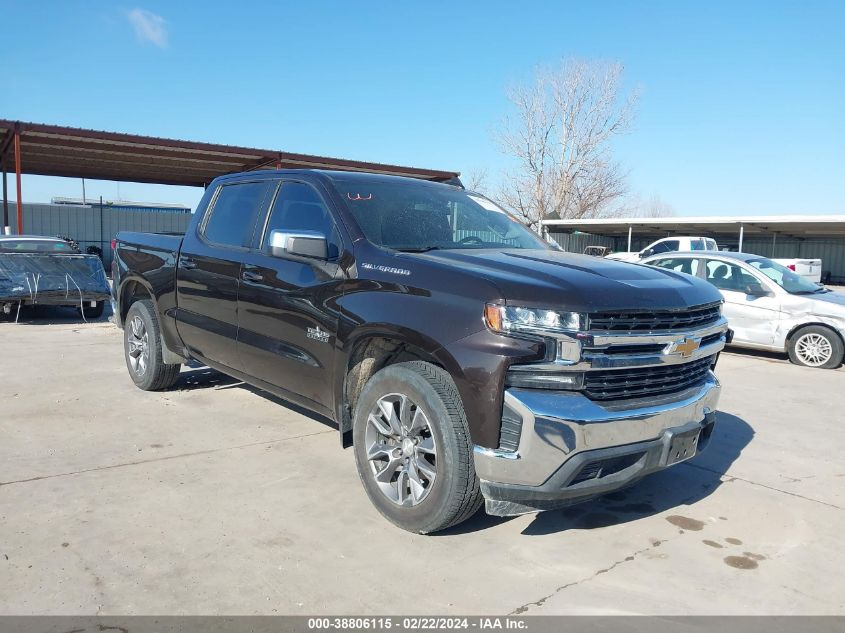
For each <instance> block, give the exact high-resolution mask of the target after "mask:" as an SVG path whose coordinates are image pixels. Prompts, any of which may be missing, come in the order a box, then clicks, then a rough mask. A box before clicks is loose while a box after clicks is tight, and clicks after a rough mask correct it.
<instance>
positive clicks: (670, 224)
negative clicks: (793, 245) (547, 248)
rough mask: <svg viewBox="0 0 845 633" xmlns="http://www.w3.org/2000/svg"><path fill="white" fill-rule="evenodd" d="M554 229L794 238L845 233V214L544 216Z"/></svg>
mask: <svg viewBox="0 0 845 633" xmlns="http://www.w3.org/2000/svg"><path fill="white" fill-rule="evenodd" d="M542 224H543V226H544V227H545V228H546V229H547V230H549V231H551V232H553V233H559V232H563V233H572V232H575V231H580V232H582V233H591V234H593V235H605V236H607V237H626V238H627V237H628V235H629V231H631V232H633V233H634V234H636V235H638V236H640V237H642V236H643V235H644V234H647V235H649V236H651V235H654V236H655V237H664V236H666V235H668V234H674V235H691V236H702V237H714V236H719V235H731V236H735V235H738V234H739V233H740V231H743V232H744V233H745V235H754V234H757V235H778V236H783V237H793V238H799V239H803V238H825V237H827V238H842V237H845V215H775V216H764V215H759V216H726V217H686V218H685V217H672V218H606V219H605V218H602V219H591V220H544V221H543V223H542Z"/></svg>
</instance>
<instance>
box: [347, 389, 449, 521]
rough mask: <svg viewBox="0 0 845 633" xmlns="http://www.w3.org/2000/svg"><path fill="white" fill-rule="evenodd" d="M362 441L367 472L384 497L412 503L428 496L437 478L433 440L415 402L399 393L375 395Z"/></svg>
mask: <svg viewBox="0 0 845 633" xmlns="http://www.w3.org/2000/svg"><path fill="white" fill-rule="evenodd" d="M364 440H365V444H366V450H367V460H368V461H369V465H370V471H371V472H372V475H373V477H374V479H375V482H376V484H377V485H378V488H379V490H381V492H382V494H384V496H385V497H387V498H388V499H390V500H391V501H392V502H393V503H395V504H397V505H400V506H415V505H417V504H419V503H421V502H422V501H423V500H424V499H425V498H426V497H427V496H428V494H429V493H430V492H431V489H432V487H433V485H434V481H435V478H436V477H437V443H436V441H435V439H434V435H433V433H432V429H431V423H430V422H429V419H428V416H427V415H426V413H425V411H423V409H422V408H421V407H420V406H419V405H418V404H417V403H415V402H414V401H412V400H411V399H410V398H409V397H408V396H406V395H405V394H401V393H392V394H388V395H386V396H383V397H381V398H379V400H378V401H377V402H376V403H375V405H374V406H373V408H372V410H371V411H370V414H369V416H368V417H367V429H366V432H365V435H364Z"/></svg>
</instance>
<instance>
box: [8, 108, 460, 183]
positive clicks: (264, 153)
mask: <svg viewBox="0 0 845 633" xmlns="http://www.w3.org/2000/svg"><path fill="white" fill-rule="evenodd" d="M16 126H17V127H18V128H19V129H20V134H21V171H22V172H23V173H26V174H38V175H43V176H66V177H70V178H92V179H98V180H124V181H133V182H148V183H158V184H167V185H193V186H204V185H207V184H208V183H209V182H211V181H212V180H213V179H214V178H216V177H217V176H221V175H223V174H229V173H233V172H241V171H250V170H253V169H265V168H281V169H331V170H338V169H342V170H347V171H366V172H375V173H382V174H393V175H397V176H410V177H412V178H421V179H425V180H436V181H448V180H452V179H455V178H457V177H458V176H459V175H460V174H459V173H458V172H453V171H442V170H435V169H423V168H419V167H403V166H400V165H387V164H383V163H373V162H366V161H357V160H349V159H345V158H331V157H327V156H312V155H308V154H295V153H291V152H283V151H279V150H271V149H257V148H251V147H236V146H233V145H219V144H213V143H198V142H195V141H185V140H177V139H169V138H158V137H152V136H139V135H135V134H122V133H117V132H106V131H101V130H91V129H83V128H74V127H64V126H58V125H48V124H44V123H29V122H22V121H10V120H5V119H0V148H6V152H5V154H3V156H2V157H0V158H2V160H3V161H4V164H5V165H6V167H7V168H8V169H10V170H11V169H13V152H12V150H11V147H10V145H11V144H10V143H9V142H8V141H9V140H10V139H11V137H12V136H13V134H14V129H15V127H16Z"/></svg>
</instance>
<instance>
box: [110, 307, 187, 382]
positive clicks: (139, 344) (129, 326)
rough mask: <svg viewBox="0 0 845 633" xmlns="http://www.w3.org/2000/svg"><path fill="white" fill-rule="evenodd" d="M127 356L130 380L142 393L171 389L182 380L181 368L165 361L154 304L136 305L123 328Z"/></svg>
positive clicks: (124, 351) (127, 315)
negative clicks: (180, 376) (162, 357)
mask: <svg viewBox="0 0 845 633" xmlns="http://www.w3.org/2000/svg"><path fill="white" fill-rule="evenodd" d="M123 355H124V357H125V359H126V368H127V369H128V370H129V376H130V377H131V378H132V381H133V382H134V383H135V385H137V387H138V388H139V389H143V390H144V391H159V390H162V389H169V388H170V387H172V386H173V385H174V383H175V382H176V380H178V378H179V370H180V369H181V368H182V366H181V365H179V364H176V365H168V364H166V363H165V362H164V361H163V360H162V359H161V329H160V328H159V325H158V317H157V316H156V313H155V308H154V307H153V303H152V301H150V300H148V299H145V300H142V301H136V302H135V303H133V304H132V305H131V306H130V307H129V312H128V313H127V314H126V322H125V323H124V325H123Z"/></svg>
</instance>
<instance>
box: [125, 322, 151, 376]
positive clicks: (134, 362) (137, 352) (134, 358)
mask: <svg viewBox="0 0 845 633" xmlns="http://www.w3.org/2000/svg"><path fill="white" fill-rule="evenodd" d="M127 329H128V331H127V333H126V342H127V343H128V345H129V350H128V354H129V364H130V366H131V367H132V371H134V372H135V373H136V374H137V375H138V376H143V375H144V374H145V373H146V371H147V366H148V365H149V363H150V338H149V334H148V333H147V327H146V325H144V320H143V319H142V318H141V317H139V316H136V317H135V318H134V319H132V321H130V322H129V328H127Z"/></svg>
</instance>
